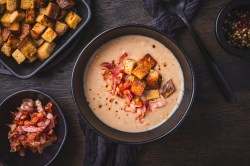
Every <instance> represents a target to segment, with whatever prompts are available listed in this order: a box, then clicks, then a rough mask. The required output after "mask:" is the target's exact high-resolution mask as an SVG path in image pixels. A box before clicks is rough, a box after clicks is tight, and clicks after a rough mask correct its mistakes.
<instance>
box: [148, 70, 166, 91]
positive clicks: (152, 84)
mask: <svg viewBox="0 0 250 166" xmlns="http://www.w3.org/2000/svg"><path fill="white" fill-rule="evenodd" d="M146 80H147V86H148V87H149V88H150V89H159V88H160V87H161V81H162V77H161V75H160V73H159V72H158V71H155V70H152V69H151V70H149V73H148V76H147V78H146Z"/></svg>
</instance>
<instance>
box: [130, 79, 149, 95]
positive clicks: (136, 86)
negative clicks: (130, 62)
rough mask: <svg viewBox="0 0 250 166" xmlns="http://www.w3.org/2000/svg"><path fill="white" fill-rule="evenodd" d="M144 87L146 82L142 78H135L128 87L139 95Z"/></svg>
mask: <svg viewBox="0 0 250 166" xmlns="http://www.w3.org/2000/svg"><path fill="white" fill-rule="evenodd" d="M145 87H146V83H145V82H144V81H142V80H139V79H135V80H134V81H133V83H132V86H131V88H130V90H131V92H133V93H134V94H135V95H137V96H141V95H142V93H143V92H144V89H145Z"/></svg>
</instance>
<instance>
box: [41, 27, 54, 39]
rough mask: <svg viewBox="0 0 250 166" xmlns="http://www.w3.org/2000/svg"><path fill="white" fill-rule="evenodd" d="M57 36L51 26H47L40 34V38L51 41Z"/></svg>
mask: <svg viewBox="0 0 250 166" xmlns="http://www.w3.org/2000/svg"><path fill="white" fill-rule="evenodd" d="M56 37H57V34H56V32H54V31H53V29H51V28H47V29H46V31H45V32H44V33H43V34H42V38H43V39H44V40H46V41H47V42H50V43H51V42H52V41H53V40H54V39H55V38H56Z"/></svg>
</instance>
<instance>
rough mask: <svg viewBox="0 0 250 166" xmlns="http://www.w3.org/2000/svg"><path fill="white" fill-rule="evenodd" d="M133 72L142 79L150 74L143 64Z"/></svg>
mask: <svg viewBox="0 0 250 166" xmlns="http://www.w3.org/2000/svg"><path fill="white" fill-rule="evenodd" d="M132 74H134V75H135V76H136V77H137V78H139V79H140V80H141V79H143V78H144V77H145V76H146V75H147V74H148V70H147V69H146V68H145V67H143V66H137V67H136V68H135V69H134V70H133V71H132Z"/></svg>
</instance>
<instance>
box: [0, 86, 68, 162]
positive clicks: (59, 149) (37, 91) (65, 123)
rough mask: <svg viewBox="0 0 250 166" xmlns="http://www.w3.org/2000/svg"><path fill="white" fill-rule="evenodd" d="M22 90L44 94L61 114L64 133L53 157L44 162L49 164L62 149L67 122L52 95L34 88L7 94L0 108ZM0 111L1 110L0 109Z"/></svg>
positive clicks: (66, 133) (66, 131) (65, 136)
mask: <svg viewBox="0 0 250 166" xmlns="http://www.w3.org/2000/svg"><path fill="white" fill-rule="evenodd" d="M24 92H26V93H27V92H33V93H34V92H35V93H38V94H41V95H43V96H45V97H46V98H48V99H50V100H51V101H52V102H53V105H55V106H56V107H57V109H58V111H59V112H60V114H61V119H62V121H63V124H64V127H65V135H64V136H63V139H62V143H61V145H60V146H59V148H58V150H57V151H56V153H55V155H54V157H53V158H52V159H51V160H50V161H49V162H48V163H47V164H45V165H49V164H51V163H52V162H53V161H54V159H55V158H56V157H57V155H58V154H59V153H60V151H61V150H62V147H63V145H64V143H65V141H66V138H67V135H68V128H67V122H66V120H65V117H64V114H63V112H62V109H61V107H60V106H59V104H58V103H57V101H56V100H55V99H54V98H53V97H51V96H50V95H48V94H46V93H44V92H42V91H39V90H36V89H24V90H20V91H17V92H14V93H12V94H11V95H9V96H8V97H6V98H5V99H4V100H3V101H2V102H1V104H0V108H1V106H2V105H3V104H4V103H6V102H7V101H8V100H9V99H10V98H12V97H14V96H15V95H17V94H21V93H24ZM0 111H1V110H0Z"/></svg>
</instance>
